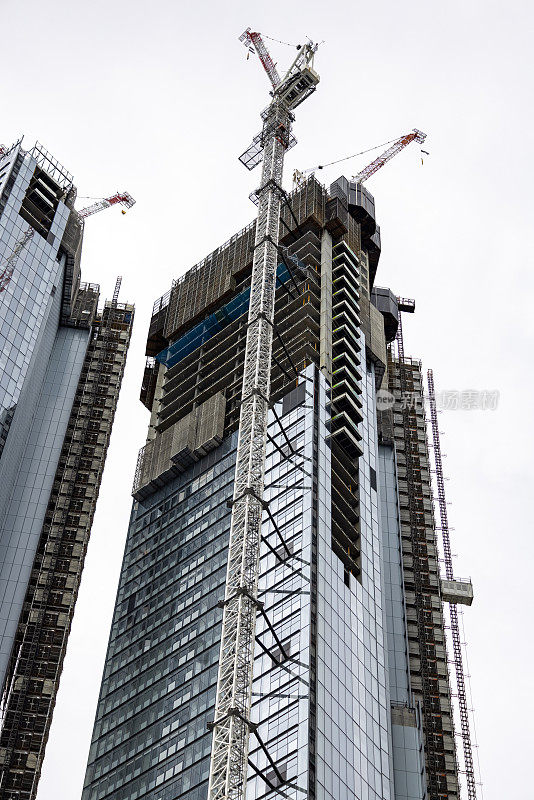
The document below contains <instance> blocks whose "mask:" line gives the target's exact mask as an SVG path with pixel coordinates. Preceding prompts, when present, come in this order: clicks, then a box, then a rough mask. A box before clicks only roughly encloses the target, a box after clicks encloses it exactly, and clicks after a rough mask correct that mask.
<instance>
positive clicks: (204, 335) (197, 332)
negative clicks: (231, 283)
mask: <svg viewBox="0 0 534 800" xmlns="http://www.w3.org/2000/svg"><path fill="white" fill-rule="evenodd" d="M276 277H277V282H279V283H285V282H286V281H287V280H289V271H288V269H287V267H286V265H285V264H278V268H277V270H276ZM249 302H250V287H249V288H248V289H245V291H244V292H241V293H240V294H238V295H237V297H234V298H233V300H230V302H229V303H227V304H226V305H225V306H223V307H222V308H218V309H217V311H214V313H213V314H210V315H209V317H206V319H204V320H202V322H199V323H198V325H195V327H194V328H191V330H190V331H188V332H187V333H184V335H183V336H181V337H180V338H179V339H177V341H176V342H173V344H171V345H169V346H168V347H166V348H165V350H162V351H161V353H158V355H157V356H156V361H159V362H160V364H164V365H165V366H166V367H174V366H176V364H178V363H179V362H180V361H181V360H182V359H184V358H185V357H186V356H188V355H189V354H190V353H192V352H193V350H196V349H197V347H200V346H201V345H203V344H204V343H205V342H207V341H208V339H211V337H212V336H215V334H216V333H218V332H219V331H220V330H222V329H223V328H225V327H226V326H227V325H229V324H230V323H231V322H233V321H234V320H236V319H238V318H239V317H241V316H242V315H243V314H245V313H246V312H247V311H248V306H249Z"/></svg>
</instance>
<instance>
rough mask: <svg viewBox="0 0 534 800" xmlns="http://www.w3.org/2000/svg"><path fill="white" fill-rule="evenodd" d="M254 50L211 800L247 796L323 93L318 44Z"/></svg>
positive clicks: (253, 38) (254, 37)
mask: <svg viewBox="0 0 534 800" xmlns="http://www.w3.org/2000/svg"><path fill="white" fill-rule="evenodd" d="M239 38H240V41H241V42H243V44H244V45H245V46H246V47H247V49H249V50H250V49H252V50H254V51H255V52H256V53H257V54H258V56H259V58H260V61H261V63H262V65H263V68H264V69H265V71H266V73H267V75H268V77H269V81H270V83H271V87H272V91H271V102H270V103H269V105H268V107H267V108H266V109H265V110H264V111H263V112H262V114H261V117H262V120H263V127H262V130H261V132H260V133H259V134H258V135H257V136H255V137H254V139H253V141H252V144H251V146H250V147H249V148H248V150H247V151H246V152H245V153H243V155H242V156H241V157H240V160H241V161H242V163H243V164H244V165H245V166H246V167H247V168H248V169H253V168H254V167H255V166H257V165H258V164H259V163H260V162H261V163H262V175H261V183H260V187H259V189H258V190H257V193H256V196H257V198H258V216H257V220H256V236H255V247H254V258H253V262H252V278H251V286H250V305H249V314H248V325H247V338H246V345H245V362H244V367H243V383H242V390H241V407H240V416H239V432H238V441H237V457H236V466H235V480H234V493H233V499H232V516H231V525H230V541H229V548H228V566H227V573H226V588H225V596H224V601H223V603H222V605H223V619H222V635H221V650H220V658H219V673H218V678H217V693H216V701H215V719H214V722H213V723H211V725H210V727H211V728H212V730H213V742H212V749H211V761H210V774H209V787H208V800H245V795H246V783H247V769H248V742H249V734H250V732H251V730H252V729H253V727H254V726H253V725H252V723H251V720H250V709H251V699H252V673H253V662H254V643H255V632H256V613H257V611H258V608H259V604H258V572H259V555H260V541H261V519H262V512H263V508H264V502H263V490H264V476H265V451H266V441H267V413H268V410H269V396H270V377H271V350H272V340H273V324H274V297H275V285H276V284H275V282H276V267H277V262H278V241H279V232H278V229H279V219H280V204H281V198H282V195H283V190H282V186H281V183H282V174H283V166H284V156H285V152H286V150H287V149H288V148H289V147H290V146H291V144H294V143H295V139H294V137H292V136H291V125H292V123H293V120H294V115H293V110H294V109H295V108H296V107H297V106H299V105H300V103H302V102H303V101H304V100H305V99H306V98H307V97H309V95H310V94H311V93H312V92H314V91H315V88H316V86H317V84H318V83H319V76H318V75H317V73H316V72H315V71H314V70H313V57H314V55H315V52H316V50H317V45H316V44H313V43H312V42H310V41H308V42H307V43H306V44H305V45H303V46H302V47H300V48H299V51H298V54H297V57H296V58H295V60H294V61H293V63H292V64H291V66H290V67H289V69H288V70H287V72H286V73H285V75H284V77H283V78H280V76H279V74H278V71H277V69H276V67H275V65H274V62H273V60H272V59H271V57H270V55H269V52H268V50H267V48H266V46H265V44H264V43H263V40H262V37H261V34H260V33H258V32H256V31H251V29H250V28H247V30H246V31H245V32H244V33H243V34H242V35H241V36H240V37H239Z"/></svg>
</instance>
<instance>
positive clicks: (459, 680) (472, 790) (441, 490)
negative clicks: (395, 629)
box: [427, 369, 477, 800]
mask: <svg viewBox="0 0 534 800" xmlns="http://www.w3.org/2000/svg"><path fill="white" fill-rule="evenodd" d="M427 380H428V398H429V403H430V419H431V421H432V439H433V443H434V463H435V467H436V485H437V490H438V505H439V516H440V519H441V537H442V542H443V558H444V561H445V577H446V578H447V580H448V581H452V580H454V574H453V568H452V552H451V540H450V533H449V521H448V517H447V502H446V499H445V481H444V478H443V462H442V458H441V444H440V440H439V427H438V412H437V408H436V394H435V390H434V375H433V372H432V370H431V369H429V370H428V371H427ZM449 614H450V622H451V638H452V647H453V655H454V671H455V673H456V684H457V692H458V706H459V711H460V726H461V732H462V745H463V753H464V768H465V776H466V784H467V797H468V798H469V800H476V796H477V790H476V782H475V770H474V763H473V750H472V747H471V733H470V730H469V714H468V709H467V695H466V691H465V676H464V667H463V659H462V646H461V639H460V628H459V625H458V609H457V607H456V603H449Z"/></svg>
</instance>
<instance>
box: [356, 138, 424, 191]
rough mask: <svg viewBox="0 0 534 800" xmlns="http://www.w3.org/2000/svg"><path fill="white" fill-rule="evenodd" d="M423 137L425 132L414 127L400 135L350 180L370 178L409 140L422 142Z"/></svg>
mask: <svg viewBox="0 0 534 800" xmlns="http://www.w3.org/2000/svg"><path fill="white" fill-rule="evenodd" d="M425 139H426V133H423V132H422V131H418V130H417V128H414V129H413V131H412V132H411V133H407V134H406V135H405V136H401V138H400V139H397V141H396V142H394V143H393V144H392V145H391V147H388V149H387V150H385V151H384V152H383V153H382V154H381V155H379V156H378V158H375V160H374V161H372V162H371V163H370V164H368V165H367V166H366V167H365V168H364V169H362V170H361V172H358V174H357V175H354V177H353V178H352V180H353V181H356V183H363V182H364V181H366V180H367V178H370V177H371V175H374V174H375V172H378V170H379V169H380V168H381V167H383V166H384V164H387V162H388V161H390V160H391V159H392V158H394V156H396V155H397V153H400V151H401V150H404V148H405V147H406V145H408V144H410V142H414V141H415V142H419V143H420V144H422V143H423V142H424V141H425Z"/></svg>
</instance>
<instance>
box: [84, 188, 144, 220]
mask: <svg viewBox="0 0 534 800" xmlns="http://www.w3.org/2000/svg"><path fill="white" fill-rule="evenodd" d="M117 203H120V204H121V205H123V206H125V208H131V207H132V206H133V205H135V200H134V199H133V197H132V195H131V194H128V192H117V193H116V194H114V195H113V196H112V197H103V198H102V199H101V200H97V201H96V203H93V205H91V206H87V208H82V209H81V211H78V215H79V216H80V217H82V219H85V218H86V217H90V216H91V215H92V214H98V212H99V211H104V209H105V208H110V206H114V205H116V204H117ZM122 213H123V214H126V211H124V209H123V211H122Z"/></svg>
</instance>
